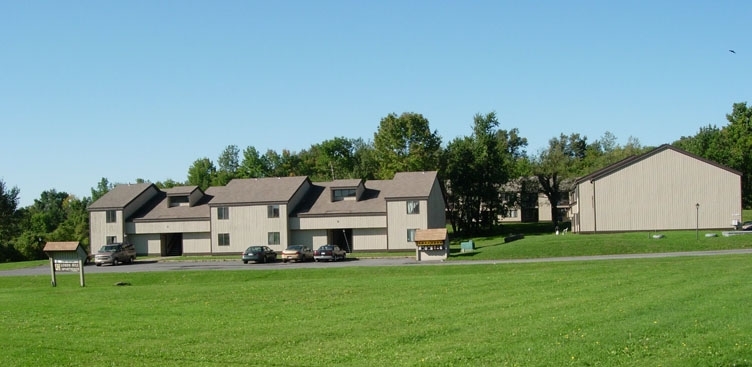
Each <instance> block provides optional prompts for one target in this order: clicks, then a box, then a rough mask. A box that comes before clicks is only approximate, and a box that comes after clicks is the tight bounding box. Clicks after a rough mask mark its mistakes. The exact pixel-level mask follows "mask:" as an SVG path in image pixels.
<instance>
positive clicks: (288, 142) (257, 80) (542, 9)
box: [0, 0, 752, 206]
mask: <svg viewBox="0 0 752 367" xmlns="http://www.w3.org/2000/svg"><path fill="white" fill-rule="evenodd" d="M750 19H752V2H750V1H682V2H679V1H599V0H591V1H578V0H570V1H498V0H497V1H411V0H407V1H405V0H398V1H352V0H343V1H327V0H317V1H266V0H264V1H251V0H247V1H221V0H219V1H157V0H147V1H136V0H132V1H75V0H74V1H3V2H0V50H1V51H0V55H1V56H0V121H1V122H2V127H0V134H2V139H1V140H2V142H1V143H0V179H2V180H3V181H4V182H5V184H6V186H8V187H13V186H16V187H18V188H19V189H20V190H21V194H20V204H21V206H27V205H30V204H32V203H33V201H34V199H38V198H39V195H40V194H41V193H42V192H43V191H45V190H49V189H55V190H57V191H65V192H68V193H71V194H74V195H76V196H78V197H83V196H90V195H91V191H90V189H91V188H92V187H95V186H96V184H97V183H98V182H99V180H100V179H101V178H102V177H105V178H107V179H108V180H109V181H110V182H115V183H126V182H134V181H135V180H136V179H137V178H143V179H146V180H150V181H153V182H156V181H163V180H166V179H174V180H177V181H183V180H185V179H186V176H187V171H188V168H189V167H190V165H191V164H192V163H193V162H194V161H195V160H196V159H199V158H203V157H207V158H210V159H212V160H213V161H215V162H216V158H217V157H218V156H219V154H220V153H221V152H222V150H223V149H224V148H225V147H226V146H227V145H230V144H234V145H237V146H238V147H239V148H240V149H241V151H242V150H243V149H245V148H246V147H248V146H254V147H256V149H258V150H259V151H261V152H264V151H266V150H267V149H272V150H275V151H278V152H280V151H281V150H282V149H289V150H291V151H300V150H302V149H306V148H308V147H310V146H311V145H312V144H316V143H320V142H322V141H324V140H327V139H332V138H334V137H346V138H363V139H366V140H372V139H373V134H374V132H376V129H377V127H378V124H379V121H380V119H381V118H382V117H384V116H386V115H387V114H389V113H391V112H396V113H398V114H399V113H402V112H417V113H421V114H423V115H424V116H425V117H426V118H428V120H429V121H430V125H431V128H432V129H435V130H437V131H438V133H439V134H440V135H441V136H442V138H443V141H444V144H446V143H447V142H449V141H451V140H453V139H454V138H457V137H462V136H467V135H470V134H471V126H472V118H473V115H475V114H476V113H487V112H490V111H496V113H497V114H498V116H499V119H500V122H501V126H500V127H501V128H503V129H511V128H518V129H519V130H520V133H521V135H522V136H524V137H526V138H527V139H528V142H529V147H528V153H536V152H537V151H538V150H539V149H541V148H543V147H544V146H546V144H547V142H548V140H549V139H551V138H552V137H555V136H558V135H559V134H560V133H565V134H569V133H573V132H575V133H580V134H582V135H585V136H587V137H588V140H589V141H592V140H595V139H598V138H600V137H601V136H602V135H603V134H604V133H605V132H606V131H610V132H612V133H613V134H614V135H616V137H617V138H618V139H619V143H620V144H624V143H626V141H627V139H628V138H629V137H630V136H633V137H635V138H637V139H639V140H640V142H641V143H642V144H643V145H647V146H657V145H660V144H663V143H671V142H673V141H675V140H677V139H678V138H680V137H681V136H691V135H694V134H696V133H697V131H698V129H699V128H700V127H701V126H705V125H708V124H714V125H718V126H719V127H720V126H725V125H726V119H725V115H726V114H727V113H729V112H730V111H731V106H732V104H733V103H735V102H750V103H752V101H751V99H750V94H751V93H752V47H750V46H749V45H750V35H751V33H752V26H750V23H749V20H750ZM729 49H733V50H735V51H736V54H733V53H731V52H729Z"/></svg>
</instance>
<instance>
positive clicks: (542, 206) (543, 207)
mask: <svg viewBox="0 0 752 367" xmlns="http://www.w3.org/2000/svg"><path fill="white" fill-rule="evenodd" d="M538 220H539V221H541V222H551V221H553V218H551V202H550V201H548V197H546V195H543V194H541V195H538Z"/></svg>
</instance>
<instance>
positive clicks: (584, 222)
mask: <svg viewBox="0 0 752 367" xmlns="http://www.w3.org/2000/svg"><path fill="white" fill-rule="evenodd" d="M577 189H578V190H579V202H580V205H579V207H578V210H579V222H580V223H579V224H580V227H579V231H581V232H596V231H597V232H602V231H634V230H674V229H694V228H696V227H699V228H701V229H718V228H728V227H730V225H731V220H732V219H733V218H734V215H738V214H739V213H741V178H740V176H739V175H737V174H735V173H733V172H730V171H728V170H725V169H723V168H720V167H717V166H714V165H712V164H708V163H706V162H703V161H700V160H698V159H695V158H693V157H691V156H688V155H686V154H682V153H681V152H677V151H674V150H671V149H668V150H664V151H662V152H659V153H657V154H655V155H654V156H651V157H648V158H646V159H644V160H642V161H639V162H637V163H635V164H632V165H629V166H627V167H624V168H622V169H620V170H618V171H615V172H613V173H611V174H609V175H607V176H605V177H601V178H598V179H596V180H594V181H587V182H583V183H581V184H580V185H578V188H577ZM696 204H700V207H699V210H698V209H697V208H696V206H695V205H696Z"/></svg>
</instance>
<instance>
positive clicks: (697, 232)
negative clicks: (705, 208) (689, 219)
mask: <svg viewBox="0 0 752 367" xmlns="http://www.w3.org/2000/svg"><path fill="white" fill-rule="evenodd" d="M695 209H696V210H697V214H696V216H695V239H697V240H699V239H700V203H697V204H695Z"/></svg>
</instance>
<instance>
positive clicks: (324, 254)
mask: <svg viewBox="0 0 752 367" xmlns="http://www.w3.org/2000/svg"><path fill="white" fill-rule="evenodd" d="M345 256H347V251H345V250H343V249H341V248H339V246H337V245H324V246H321V247H319V248H318V250H316V251H314V252H313V259H314V260H316V261H321V260H328V261H337V260H344V259H345Z"/></svg>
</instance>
